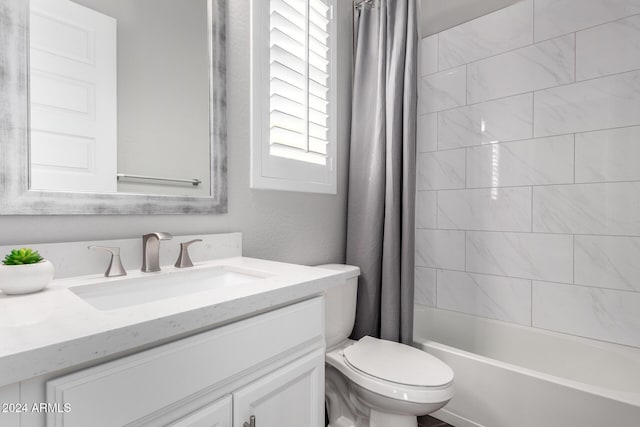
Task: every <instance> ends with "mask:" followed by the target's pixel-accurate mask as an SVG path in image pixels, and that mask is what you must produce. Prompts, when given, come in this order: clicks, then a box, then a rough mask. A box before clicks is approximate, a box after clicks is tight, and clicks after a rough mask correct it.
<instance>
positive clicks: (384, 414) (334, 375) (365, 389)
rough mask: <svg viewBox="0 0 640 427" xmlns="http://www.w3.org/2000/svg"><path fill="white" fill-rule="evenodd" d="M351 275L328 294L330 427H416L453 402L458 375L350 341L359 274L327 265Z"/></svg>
mask: <svg viewBox="0 0 640 427" xmlns="http://www.w3.org/2000/svg"><path fill="white" fill-rule="evenodd" d="M319 267H320V268H325V269H330V270H339V271H342V272H344V273H347V279H346V281H347V283H345V284H344V285H341V286H337V287H335V288H332V289H330V290H328V291H327V293H326V307H325V313H326V320H325V323H326V327H325V340H326V346H327V352H326V355H325V361H326V364H325V368H326V370H325V399H326V405H327V411H328V414H329V427H417V425H418V420H417V417H418V416H421V415H426V414H429V413H431V412H434V411H437V410H438V409H440V408H442V407H443V406H444V405H446V404H447V402H448V401H449V400H450V399H451V398H452V397H453V371H452V370H451V368H450V367H449V366H447V365H446V364H445V363H444V362H442V361H440V360H439V359H437V358H435V357H434V356H432V355H430V354H428V353H425V352H424V351H421V350H418V349H416V348H413V347H410V346H407V345H404V344H398V343H395V342H391V341H385V340H380V339H377V338H373V337H364V338H362V339H360V340H358V341H354V340H350V339H349V338H348V337H349V335H350V334H351V331H352V329H353V325H354V322H355V314H356V297H357V289H358V276H359V274H360V269H359V268H358V267H353V266H349V265H338V264H327V265H321V266H319Z"/></svg>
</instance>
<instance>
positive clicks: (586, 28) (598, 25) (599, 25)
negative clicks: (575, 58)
mask: <svg viewBox="0 0 640 427" xmlns="http://www.w3.org/2000/svg"><path fill="white" fill-rule="evenodd" d="M635 16H640V13H634V14H631V15H626V16H623V17H622V18H615V19H611V20H609V21H605V22H600V23H599V24H596V25H591V26H589V27H584V28H577V29H575V30H573V31H570V32H568V33H564V34H561V35H555V36H553V37H549V38H548V39H543V40H540V41H537V42H536V43H541V42H543V41H547V40H551V39H555V38H558V37H562V36H566V35H568V34H571V33H576V34H577V33H581V32H583V31H587V30H591V29H593V28H597V27H602V26H604V25H608V24H612V23H614V22H618V21H623V20H625V19H629V18H633V17H635Z"/></svg>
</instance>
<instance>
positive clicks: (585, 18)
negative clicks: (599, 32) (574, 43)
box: [535, 0, 640, 42]
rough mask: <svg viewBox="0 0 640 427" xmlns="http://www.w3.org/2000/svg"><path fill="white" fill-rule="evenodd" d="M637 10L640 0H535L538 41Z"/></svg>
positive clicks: (536, 36)
mask: <svg viewBox="0 0 640 427" xmlns="http://www.w3.org/2000/svg"><path fill="white" fill-rule="evenodd" d="M637 13H640V1H639V0H536V1H535V38H536V42H537V41H540V40H546V39H550V38H552V37H557V36H561V35H563V34H569V33H573V32H574V31H578V30H582V29H584V28H588V27H593V26H594V25H600V24H604V23H605V22H609V21H613V20H616V19H620V18H624V17H627V16H630V15H635V14H637Z"/></svg>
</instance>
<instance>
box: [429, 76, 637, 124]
mask: <svg viewBox="0 0 640 427" xmlns="http://www.w3.org/2000/svg"><path fill="white" fill-rule="evenodd" d="M460 67H462V65H460V66H459V67H456V68H460ZM638 72H640V68H636V69H633V70H627V71H620V72H617V73H611V74H606V75H603V76H596V77H590V78H588V79H583V80H579V81H575V82H570V83H563V84H560V85H556V86H550V87H546V88H541V89H536V90H534V91H528V92H520V93H513V94H510V95H506V96H500V97H498V98H492V99H486V100H483V101H479V102H472V103H469V104H466V105H458V106H456V107H451V108H444V109H442V110H435V111H429V112H426V113H423V114H420V115H421V116H424V115H426V114H432V113H440V112H445V111H452V110H457V109H460V108H465V107H471V106H476V105H480V104H486V103H488V102H492V101H499V100H504V99H507V98H513V97H516V96H524V95H526V94H529V93H538V92H546V91H549V90H553V89H557V88H561V87H566V86H571V85H579V84H582V83H585V82H590V81H593V80H601V79H607V78H610V77H616V76H621V75H623V74H631V73H638ZM622 127H627V126H622Z"/></svg>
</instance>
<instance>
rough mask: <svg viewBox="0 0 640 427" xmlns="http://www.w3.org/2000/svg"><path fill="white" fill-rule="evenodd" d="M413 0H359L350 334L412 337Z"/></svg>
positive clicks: (350, 203) (351, 182)
mask: <svg viewBox="0 0 640 427" xmlns="http://www.w3.org/2000/svg"><path fill="white" fill-rule="evenodd" d="M416 16H417V11H416V3H415V0H377V1H376V0H360V1H359V2H358V1H356V5H355V9H354V47H355V52H354V56H355V70H354V87H353V105H352V107H353V110H352V122H351V126H352V128H351V129H352V130H351V156H350V166H349V200H348V225H347V263H348V264H352V265H357V266H359V267H360V269H361V276H360V279H359V288H358V305H357V311H356V324H355V328H354V331H353V334H352V338H354V339H359V338H361V337H363V336H365V335H370V336H375V337H380V338H383V339H388V340H392V341H400V342H403V343H411V341H412V335H413V278H414V222H415V174H416V172H415V165H416V156H415V152H416V148H415V147H416V104H417V76H416V74H417V69H416V68H417V67H416V63H417V60H416V58H417V47H416V46H417V39H418V36H417V28H416V27H417V23H416Z"/></svg>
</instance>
